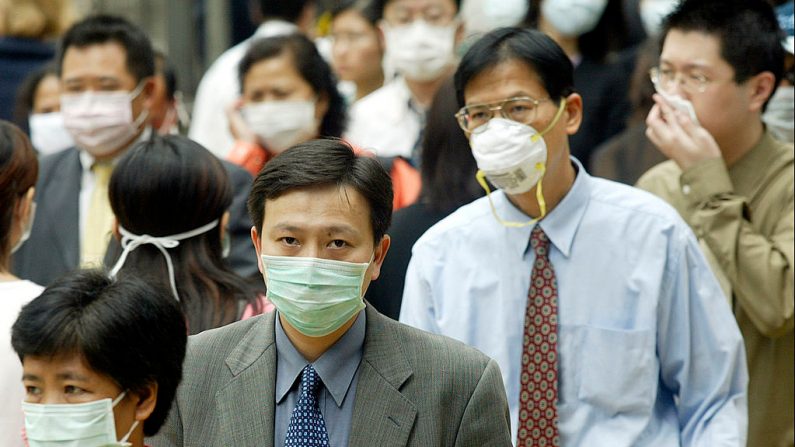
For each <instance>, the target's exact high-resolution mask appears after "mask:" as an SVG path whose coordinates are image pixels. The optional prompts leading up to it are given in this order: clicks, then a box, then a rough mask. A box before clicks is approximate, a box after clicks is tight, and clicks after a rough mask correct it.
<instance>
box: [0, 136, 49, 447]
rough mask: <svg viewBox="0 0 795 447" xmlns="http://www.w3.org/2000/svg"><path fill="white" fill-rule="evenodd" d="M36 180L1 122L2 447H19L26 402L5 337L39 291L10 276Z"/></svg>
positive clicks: (32, 162) (32, 164) (28, 222)
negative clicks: (23, 401) (22, 309)
mask: <svg viewBox="0 0 795 447" xmlns="http://www.w3.org/2000/svg"><path fill="white" fill-rule="evenodd" d="M38 176H39V163H38V161H37V160H36V152H34V151H33V148H32V147H31V145H30V141H28V138H27V137H26V136H25V134H24V133H22V131H21V130H20V129H19V128H17V127H16V126H14V125H13V124H11V123H9V122H7V121H2V120H0V445H3V446H15V447H16V446H22V445H23V444H22V440H21V438H20V436H19V433H20V431H21V430H22V414H21V413H20V412H19V402H20V401H21V400H22V398H23V397H24V393H23V392H22V388H21V387H20V386H19V378H20V377H22V369H21V368H20V366H19V362H18V361H17V359H16V358H15V356H14V353H13V352H11V350H10V349H9V346H10V344H9V343H8V341H9V339H8V336H9V334H10V329H11V325H12V324H13V323H14V318H16V315H17V313H19V309H21V308H22V306H23V305H24V304H25V303H27V302H28V301H30V300H32V299H33V298H34V297H36V296H37V295H38V294H39V293H41V291H42V287H41V286H39V285H37V284H34V283H32V282H30V281H26V280H22V279H19V278H17V277H16V276H14V275H13V274H12V273H11V271H10V266H11V254H12V253H13V252H14V251H15V250H16V249H17V248H19V246H20V245H22V243H23V242H24V241H25V239H26V238H27V235H28V234H29V231H30V227H31V226H32V225H33V214H34V208H35V205H34V203H33V195H34V190H35V188H34V186H35V185H36V179H37V178H38Z"/></svg>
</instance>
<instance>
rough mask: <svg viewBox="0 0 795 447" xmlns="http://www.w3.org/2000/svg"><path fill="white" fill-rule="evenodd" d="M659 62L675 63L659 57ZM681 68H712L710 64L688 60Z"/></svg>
mask: <svg viewBox="0 0 795 447" xmlns="http://www.w3.org/2000/svg"><path fill="white" fill-rule="evenodd" d="M660 64H666V65H676V64H674V63H673V62H671V61H669V60H667V59H660ZM682 68H684V69H685V70H692V69H694V68H698V69H700V70H710V69H712V66H711V65H710V64H708V63H706V62H688V63H686V64H684V65H683V67H682Z"/></svg>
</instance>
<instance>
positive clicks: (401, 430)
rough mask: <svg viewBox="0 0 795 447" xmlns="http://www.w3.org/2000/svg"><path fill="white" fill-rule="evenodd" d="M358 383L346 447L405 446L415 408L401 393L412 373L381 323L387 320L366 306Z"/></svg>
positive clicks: (398, 346) (397, 343)
mask: <svg viewBox="0 0 795 447" xmlns="http://www.w3.org/2000/svg"><path fill="white" fill-rule="evenodd" d="M366 312H367V330H366V331H367V332H366V335H365V339H364V353H363V356H362V364H361V369H360V370H359V380H358V383H357V385H356V399H355V403H354V408H353V421H352V423H351V434H350V440H349V445H351V446H373V445H377V446H405V445H407V443H408V438H409V435H410V434H411V430H412V428H413V427H414V421H415V419H416V418H417V408H416V407H415V406H414V404H413V403H412V402H411V401H409V400H408V399H407V398H406V397H405V396H403V394H401V392H400V387H401V386H402V385H403V383H405V381H406V380H407V379H408V378H409V377H411V375H412V374H413V371H412V368H411V365H410V364H409V363H408V361H407V360H406V359H405V357H404V355H403V351H402V349H403V348H402V347H401V345H400V343H399V342H398V341H397V340H395V339H394V336H393V335H394V334H390V333H389V331H388V328H387V327H386V326H385V324H384V320H385V319H386V317H384V316H383V315H381V314H379V313H378V312H377V311H375V310H374V309H373V307H372V306H369V305H368V306H367V310H366Z"/></svg>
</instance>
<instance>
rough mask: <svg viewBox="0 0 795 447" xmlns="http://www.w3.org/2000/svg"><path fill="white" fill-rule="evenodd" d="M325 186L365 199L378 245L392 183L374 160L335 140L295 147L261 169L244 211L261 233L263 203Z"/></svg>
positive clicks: (389, 209)
mask: <svg viewBox="0 0 795 447" xmlns="http://www.w3.org/2000/svg"><path fill="white" fill-rule="evenodd" d="M328 185H337V186H338V187H346V188H347V187H352V188H353V189H355V190H356V191H358V192H359V194H361V195H362V196H363V197H364V198H365V200H367V203H368V204H369V205H370V224H371V227H372V231H373V240H374V242H375V243H376V244H377V243H378V242H380V241H381V238H383V236H384V234H386V230H387V228H389V225H390V223H391V221H392V180H391V179H390V177H389V174H388V173H387V172H386V171H385V170H384V168H383V167H382V166H381V164H380V163H379V162H378V160H377V159H376V158H375V157H368V156H358V155H356V154H355V153H354V151H353V148H352V147H351V146H350V145H348V144H347V143H345V142H343V141H341V140H337V139H322V140H311V141H308V142H306V143H301V144H298V145H296V146H293V147H291V148H290V149H287V150H286V151H284V152H282V153H281V154H279V156H277V157H275V158H274V159H273V160H271V161H269V162H268V164H266V165H265V167H264V168H262V171H260V173H259V174H258V175H257V178H255V179H254V184H253V185H252V186H251V193H250V194H249V196H248V212H249V215H250V216H251V220H252V222H254V226H255V227H256V228H257V232H258V233H260V234H262V221H263V219H264V215H265V201H266V200H273V199H277V198H279V197H280V196H281V195H283V194H286V193H288V192H290V191H293V190H298V189H309V188H316V187H323V186H328Z"/></svg>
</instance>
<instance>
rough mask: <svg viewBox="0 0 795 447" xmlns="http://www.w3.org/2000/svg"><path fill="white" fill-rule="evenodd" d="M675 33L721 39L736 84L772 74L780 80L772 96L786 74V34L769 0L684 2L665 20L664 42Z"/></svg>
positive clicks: (724, 57) (721, 46) (723, 55)
mask: <svg viewBox="0 0 795 447" xmlns="http://www.w3.org/2000/svg"><path fill="white" fill-rule="evenodd" d="M671 30H677V31H682V32H700V33H704V34H708V35H711V36H714V37H717V38H718V40H719V41H720V53H721V57H722V58H723V59H724V60H725V61H726V62H727V63H728V64H729V65H731V67H732V68H733V69H734V81H735V82H736V83H738V84H740V83H743V82H745V81H747V80H748V79H750V78H751V77H753V76H756V75H758V74H759V73H762V72H765V71H769V72H770V73H772V74H773V76H775V77H776V80H775V83H774V90H773V91H772V92H770V96H771V97H772V96H773V93H775V87H777V86H778V83H779V81H780V80H781V77H782V76H783V74H784V48H783V47H782V46H781V40H782V38H783V37H784V35H783V33H782V31H781V29H780V28H779V25H778V20H777V19H776V13H775V11H774V10H773V7H772V6H770V4H769V3H768V2H766V1H765V0H684V1H683V2H681V3H680V4H679V5H678V6H677V8H676V9H675V10H674V11H673V12H672V13H671V14H670V15H668V16H667V17H666V18H665V21H664V22H663V28H662V33H661V36H660V39H661V40H660V42H661V43H663V42H665V38H666V36H667V35H668V33H669V32H671ZM660 48H662V45H661V46H660Z"/></svg>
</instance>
